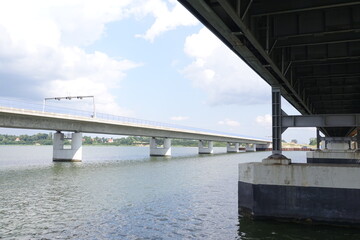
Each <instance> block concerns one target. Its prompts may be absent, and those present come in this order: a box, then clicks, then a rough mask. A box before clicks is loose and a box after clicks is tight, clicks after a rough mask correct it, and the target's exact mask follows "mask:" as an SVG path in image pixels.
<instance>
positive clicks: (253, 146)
mask: <svg viewBox="0 0 360 240" xmlns="http://www.w3.org/2000/svg"><path fill="white" fill-rule="evenodd" d="M245 151H246V152H256V144H249V143H247V144H246V147H245Z"/></svg>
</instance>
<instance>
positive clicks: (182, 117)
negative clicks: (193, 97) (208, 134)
mask: <svg viewBox="0 0 360 240" xmlns="http://www.w3.org/2000/svg"><path fill="white" fill-rule="evenodd" d="M187 119H189V117H184V116H174V117H171V118H170V120H173V121H184V120H187Z"/></svg>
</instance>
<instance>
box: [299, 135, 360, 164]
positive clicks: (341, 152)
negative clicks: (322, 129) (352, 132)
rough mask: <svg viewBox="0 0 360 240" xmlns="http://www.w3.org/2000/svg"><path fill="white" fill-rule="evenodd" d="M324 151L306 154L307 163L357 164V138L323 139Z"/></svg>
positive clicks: (358, 153)
mask: <svg viewBox="0 0 360 240" xmlns="http://www.w3.org/2000/svg"><path fill="white" fill-rule="evenodd" d="M323 139H324V140H325V146H326V148H324V149H317V150H316V151H312V152H307V154H306V157H307V163H326V164H359V163H360V152H359V150H358V148H357V137H356V139H353V140H355V141H352V139H351V138H349V137H347V138H339V137H338V138H323Z"/></svg>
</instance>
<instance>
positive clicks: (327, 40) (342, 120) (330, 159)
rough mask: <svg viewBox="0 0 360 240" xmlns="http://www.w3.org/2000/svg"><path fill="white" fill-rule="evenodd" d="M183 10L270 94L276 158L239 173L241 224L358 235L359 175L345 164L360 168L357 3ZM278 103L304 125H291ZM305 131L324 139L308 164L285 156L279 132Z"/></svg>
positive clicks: (243, 3)
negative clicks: (305, 225)
mask: <svg viewBox="0 0 360 240" xmlns="http://www.w3.org/2000/svg"><path fill="white" fill-rule="evenodd" d="M179 2H181V3H182V4H183V5H184V6H185V7H186V8H187V9H188V10H189V11H191V12H192V13H193V14H194V15H195V16H196V17H197V18H198V19H199V20H200V21H201V22H202V23H203V24H204V25H205V26H207V27H208V28H209V29H210V30H211V31H212V32H213V33H214V34H215V35H216V36H217V37H218V38H219V39H221V40H222V41H223V42H224V44H226V45H227V46H228V47H229V48H230V49H231V50H232V51H233V52H234V53H235V54H237V55H238V56H239V57H240V58H241V59H243V60H244V61H245V62H246V63H247V64H248V65H249V66H250V67H251V68H253V70H255V71H256V72H257V73H258V74H259V75H260V76H261V77H262V78H263V79H264V80H265V81H266V82H267V83H268V84H269V85H270V86H271V87H272V114H273V118H272V120H273V121H272V122H273V155H271V156H269V157H268V158H267V159H264V160H263V162H262V163H244V164H239V193H238V194H239V212H240V214H242V215H250V217H253V218H275V219H291V220H295V221H299V220H300V221H301V220H306V221H309V220H310V221H314V222H317V221H320V222H323V223H324V222H325V223H336V224H346V225H347V224H356V225H360V215H359V214H360V206H359V204H358V202H359V201H360V197H359V196H360V184H359V180H360V178H359V174H358V173H359V170H360V165H359V164H357V165H353V164H348V165H346V164H344V163H358V162H359V161H358V160H359V159H360V155H359V152H360V151H359V147H360V137H359V136H360V134H357V133H358V132H359V133H360V131H358V129H359V127H360V114H359V112H360V111H359V105H360V68H359V64H360V14H359V13H360V1H353V0H352V1H350V0H311V1H300V0H286V1H285V0H272V1H269V0H179ZM281 96H283V97H284V98H285V99H286V100H287V101H288V102H290V103H291V104H292V105H293V106H294V107H295V108H296V109H297V110H298V111H299V112H300V113H301V114H302V115H304V116H286V114H285V113H284V112H282V110H281V101H280V100H281ZM300 126H306V127H317V128H318V130H319V129H320V130H321V131H322V132H323V133H324V135H325V137H323V139H325V149H323V150H318V151H316V152H309V153H308V161H309V159H311V160H312V161H311V162H312V163H311V164H309V163H308V164H289V163H291V161H290V160H289V159H287V158H286V157H284V156H283V155H282V154H281V134H282V132H283V131H284V130H285V129H286V128H287V127H300ZM355 135H357V136H356V138H355V137H353V136H355ZM317 139H318V146H319V139H321V137H320V135H319V133H317ZM353 140H355V141H357V143H356V144H355V148H354V149H352V144H353V143H351V141H353ZM327 141H328V142H331V145H332V146H331V147H330V149H326V146H327ZM313 153H314V154H313ZM315 153H316V154H315ZM350 155H351V156H350ZM347 158H349V159H347ZM309 162H310V161H309ZM316 163H322V164H316ZM324 163H325V164H324ZM336 163H342V164H341V165H339V164H336ZM335 176H338V177H339V178H337V179H336V178H335Z"/></svg>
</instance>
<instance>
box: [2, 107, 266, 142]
mask: <svg viewBox="0 0 360 240" xmlns="http://www.w3.org/2000/svg"><path fill="white" fill-rule="evenodd" d="M0 127H5V128H24V129H43V130H58V131H71V132H83V133H99V134H111V135H127V136H147V137H163V138H175V139H196V140H207V141H219V142H239V143H257V144H267V143H269V142H270V141H267V140H264V139H257V138H248V137H241V136H235V135H231V134H220V133H211V132H206V131H199V130H198V131H196V130H189V129H181V128H175V127H169V126H154V125H149V124H144V123H131V122H121V121H116V120H105V119H99V118H92V117H84V116H75V115H68V114H59V113H49V112H41V111H34V110H26V109H17V108H9V107H0Z"/></svg>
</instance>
